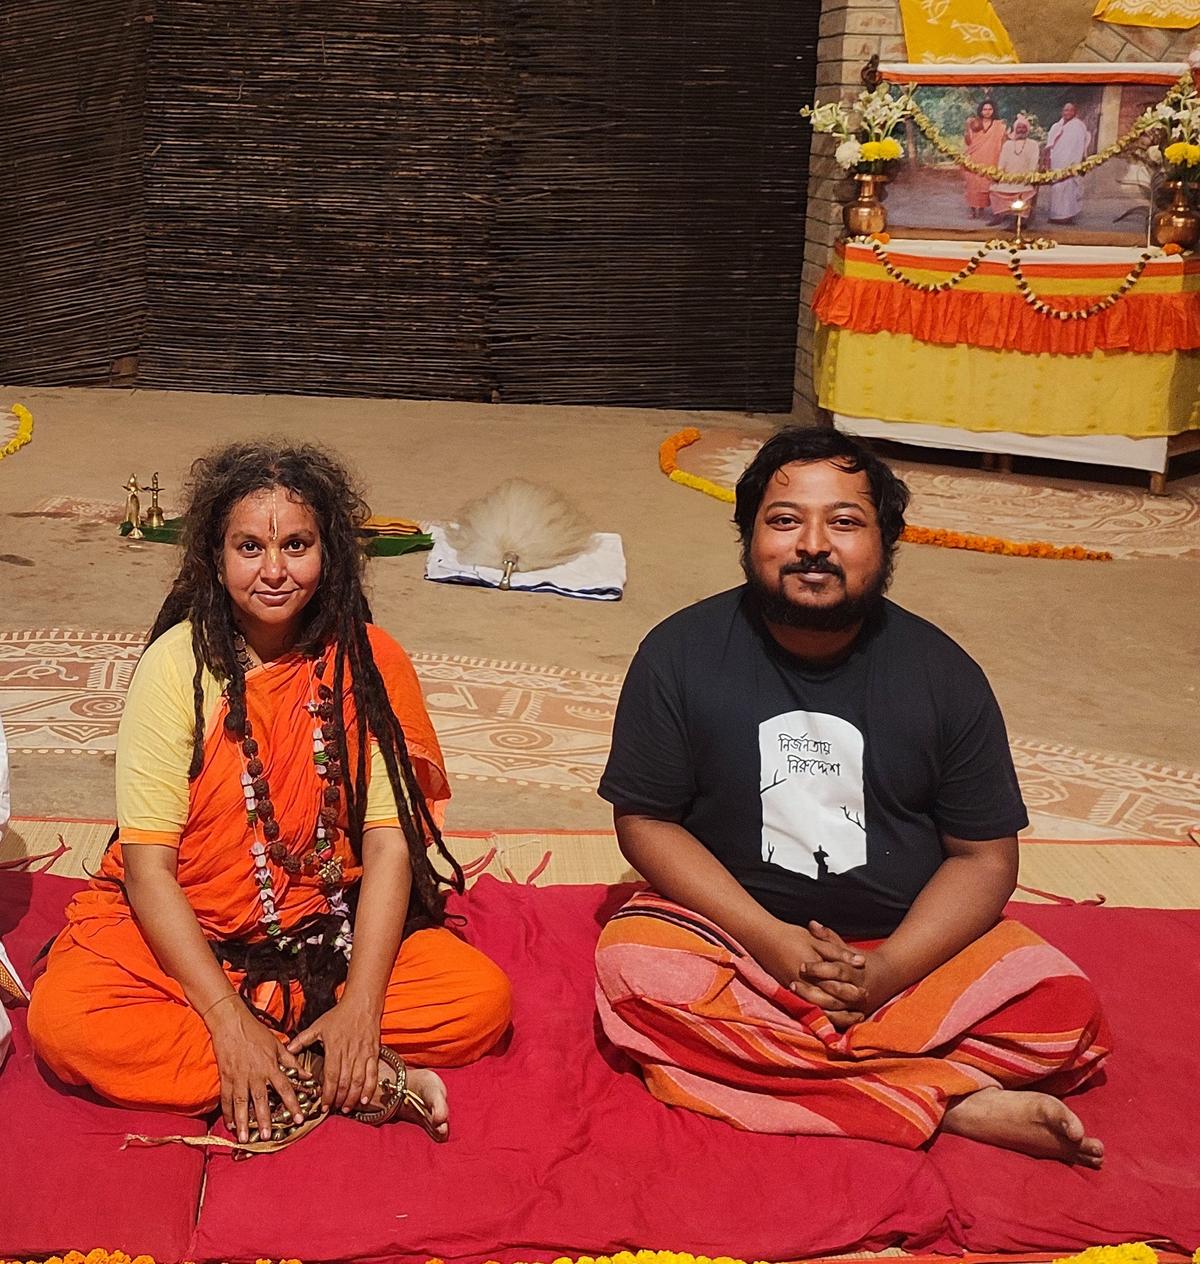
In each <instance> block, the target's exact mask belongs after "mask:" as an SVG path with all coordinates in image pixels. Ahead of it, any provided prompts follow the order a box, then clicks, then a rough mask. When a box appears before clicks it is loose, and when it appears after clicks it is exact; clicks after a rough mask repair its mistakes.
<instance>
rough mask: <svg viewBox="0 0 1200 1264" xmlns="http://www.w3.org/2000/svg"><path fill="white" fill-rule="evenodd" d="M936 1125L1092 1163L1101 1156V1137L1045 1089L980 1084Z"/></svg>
mask: <svg viewBox="0 0 1200 1264" xmlns="http://www.w3.org/2000/svg"><path fill="white" fill-rule="evenodd" d="M942 1128H943V1129H944V1130H945V1131H946V1132H953V1133H957V1134H958V1135H959V1136H960V1137H970V1138H971V1139H972V1140H974V1141H984V1142H987V1143H988V1144H989V1145H996V1146H1003V1147H1004V1148H1005V1149H1006V1150H1020V1151H1021V1153H1022V1154H1032V1155H1033V1156H1034V1157H1035V1158H1039V1159H1062V1160H1063V1161H1064V1162H1066V1163H1080V1164H1082V1165H1083V1166H1084V1167H1096V1168H1098V1167H1100V1165H1101V1164H1102V1163H1103V1162H1104V1143H1103V1142H1102V1141H1098V1140H1097V1139H1096V1138H1095V1137H1089V1136H1087V1134H1086V1133H1085V1132H1084V1128H1083V1121H1082V1120H1081V1119H1080V1118H1079V1116H1078V1115H1076V1114H1075V1112H1074V1111H1072V1110H1069V1109H1068V1108H1067V1107H1066V1106H1065V1105H1064V1104H1063V1103H1062V1102H1061V1101H1059V1099H1058V1098H1057V1097H1051V1096H1050V1095H1049V1094H1048V1093H1032V1092H1022V1091H1020V1090H1017V1089H1005V1088H981V1089H980V1090H979V1091H978V1092H977V1093H970V1094H968V1095H967V1096H966V1097H960V1098H959V1099H958V1101H956V1102H955V1103H954V1105H953V1106H951V1107H950V1108H949V1109H948V1110H947V1111H946V1114H945V1117H944V1118H943V1120H942Z"/></svg>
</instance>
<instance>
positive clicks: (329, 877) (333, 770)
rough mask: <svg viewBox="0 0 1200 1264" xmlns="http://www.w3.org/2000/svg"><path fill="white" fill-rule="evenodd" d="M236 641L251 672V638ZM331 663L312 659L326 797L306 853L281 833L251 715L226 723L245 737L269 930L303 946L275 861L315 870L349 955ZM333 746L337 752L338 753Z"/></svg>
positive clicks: (315, 734)
mask: <svg viewBox="0 0 1200 1264" xmlns="http://www.w3.org/2000/svg"><path fill="white" fill-rule="evenodd" d="M233 645H234V651H235V653H236V654H237V659H238V666H239V667H240V668H241V669H242V672H243V673H246V672H248V671H250V670H251V669H252V668H253V666H254V662H253V660H252V659H251V657H250V652H249V649H248V647H247V645H246V641H245V638H244V637H243V636H241V634H240V633H239V634H237V635H235V636H234V638H233ZM327 666H328V664H327V660H326V655H325V654H321V655H320V656H319V657H318V658H316V659H315V660H310V662H309V700H308V702H307V703H306V704H305V710H306V711H307V713H308V715H309V716H310V717H311V720H312V724H313V729H312V760H313V765H314V767H315V768H316V771H317V777H318V778H319V780H320V785H321V791H320V793H321V800H320V807H319V809H318V815H317V825H316V830H315V832H314V835H313V841H312V846H311V847H310V848H309V849H308V851H306V852H304V853H303V854H302V855H299V856H297V855H294V854H293V853H292V852H290V851H289V850H288V847H287V844H286V843H285V842H284V841H283V839H282V838H281V837H280V834H281V830H280V826H279V822H278V820H276V818H275V806H274V804H273V803H272V802H271V787H270V786H269V785H268V784H267V778H266V770H265V765H264V763H263V760H262V759H261V758H260V752H259V746H258V742H257V741H256V740H255V737H254V729H253V726H252V725H251V723H250V717H249V716H248V715H243V717H242V723H241V725H240V726H238V725H237V724H236V723H235V722H234V717H233V716H232V715H227V716H226V717H225V727H226V729H227V730H228V731H229V732H230V733H231V734H233V735H234V736H235V737H237V738H238V739H239V742H240V744H241V750H242V758H243V760H244V771H243V772H242V793H243V795H244V797H245V803H246V823H247V824H248V825H249V826H250V829H251V831H252V833H253V836H254V841H253V843H252V844H251V845H250V856H251V859H252V860H253V862H254V880H255V882H256V884H257V886H258V898H259V902H260V904H261V905H262V915H261V917H260V918H259V921H260V922H261V924H262V927H263V930H264V931H265V932H266V933H267V935H268V936H269V937H270V939H271V940H272V941H273V942H274V943H275V946H276V947H277V948H278V949H279V951H280V952H299V951H300V941H299V940H298V939H296V938H295V937H294V936H292V935H289V934H287V932H286V931H284V929H283V927H282V926H281V925H280V922H279V913H278V909H277V905H276V898H275V879H274V875H273V873H272V870H271V866H272V864H274V865H276V866H278V867H279V868H280V869H283V870H285V871H286V872H287V873H289V874H299V873H303V874H306V875H309V876H313V875H315V876H316V877H317V878H318V879H319V881H320V883H321V888H322V890H323V892H324V894H325V899H326V902H327V903H328V905H329V911H330V912H331V913H333V914H334V915H335V916H338V917H340V918H341V919H342V925H341V928H340V930H339V931H338V934H337V937H336V938H335V939H334V946H335V947H337V948H340V949H341V950H342V952H343V953H345V955H346V957H347V958H349V956H350V952H351V947H352V945H353V941H354V935H353V931H352V929H351V925H350V909H349V906H348V905H347V904H346V898H345V895H344V894H343V890H342V888H343V885H344V875H343V872H342V862H341V860H340V859H339V858H338V857H337V856H336V855H335V853H334V843H335V842H337V838H338V825H337V821H338V808H339V806H340V804H341V790H340V788H339V787H340V784H341V780H342V765H341V760H340V759H339V758H338V752H339V750H340V743H339V741H338V739H339V738H340V736H341V726H340V725H339V723H338V721H337V717H336V715H335V710H334V705H333V690H332V689H331V688H330V687H329V686H328V685H327V684H325V683H324V681H323V680H322V677H323V676H324V675H325V671H326V668H327ZM330 750H332V752H333V753H332V756H331V754H330Z"/></svg>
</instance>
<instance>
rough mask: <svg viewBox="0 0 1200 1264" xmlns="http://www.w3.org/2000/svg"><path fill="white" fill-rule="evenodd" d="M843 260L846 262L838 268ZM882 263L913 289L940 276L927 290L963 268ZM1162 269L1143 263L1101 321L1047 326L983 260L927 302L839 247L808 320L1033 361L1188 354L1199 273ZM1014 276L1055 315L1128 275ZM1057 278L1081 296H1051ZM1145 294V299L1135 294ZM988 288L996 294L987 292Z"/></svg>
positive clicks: (1080, 267) (1049, 321) (1113, 270)
mask: <svg viewBox="0 0 1200 1264" xmlns="http://www.w3.org/2000/svg"><path fill="white" fill-rule="evenodd" d="M850 251H852V252H853V256H854V257H853V258H852V259H850V260H848V259H847V254H848V252H850ZM889 254H890V256H891V261H892V263H893V265H894V266H896V267H898V268H900V269H901V270H903V271H905V272H910V271H914V272H915V271H916V270H919V271H920V276H919V277H914V279H920V280H923V281H924V280H926V279H927V278H929V277H930V274H931V273H941V274H942V275H940V276H938V275H935V276H933V277H932V278H931V279H932V280H933V281H935V282H936V281H938V280H942V279H946V278H948V277H950V276H953V275H954V273H955V272H957V271H958V269H959V268H960V267H961V266H962V263H963V260H945V261H940V260H930V259H929V258H927V257H915V256H911V257H906V256H904V255H901V254H899V253H897V252H895V251H891V252H889ZM864 256H865V258H864ZM848 263H849V267H847V264H848ZM1170 267H1171V271H1170V272H1169V273H1166V274H1165V275H1164V274H1163V273H1159V272H1158V271H1157V270H1156V269H1155V268H1154V264H1153V262H1152V263H1151V265H1150V266H1149V267H1148V268H1147V270H1146V272H1145V273H1144V274H1143V278H1142V280H1141V281H1140V282H1139V283H1138V285H1137V286H1136V287H1135V288H1134V290H1133V291H1132V292H1131V293H1130V294H1128V295H1126V296H1125V297H1124V298H1123V299H1121V300H1120V302H1118V303H1117V304H1116V305H1115V306H1114V307H1111V308H1109V309H1108V310H1107V311H1104V312H1100V313H1098V314H1097V315H1095V316H1092V317H1090V318H1088V319H1087V320H1057V319H1055V318H1053V317H1047V316H1043V315H1040V314H1039V313H1038V312H1036V311H1034V310H1033V308H1031V307H1030V306H1029V305H1028V304H1027V303H1026V302H1025V300H1024V299H1023V298H1022V297H1021V295H1020V294H1019V293H1018V292H1017V288H1016V281H1015V279H1014V278H1013V276H1012V273H1011V272H1010V271H1009V270H1008V267H1007V266H1006V265H1005V264H1004V263H1003V262H997V261H992V260H989V261H987V262H985V263H983V264H981V265H980V267H979V269H978V271H977V272H976V273H975V275H974V276H973V277H972V278H970V279H969V280H968V281H967V282H965V283H963V284H961V285H959V286H958V287H957V288H955V289H953V290H948V291H945V292H944V293H941V294H929V293H922V292H921V291H919V290H914V289H910V288H909V287H908V286H906V285H902V284H901V283H900V282H898V281H893V280H892V279H891V278H889V277H888V276H887V274H886V273H885V272H884V271H883V267H882V265H881V264H880V263H879V262H878V261H877V260H876V259H875V257H874V255H873V254H871V252H870V251H869V250H864V249H863V248H861V247H859V248H855V247H853V246H851V247H846V246H842V247H839V250H838V255H837V257H836V258H835V259H834V261H833V263H832V264H831V265H830V267H829V268H828V269H827V270H826V272H825V275H824V277H823V278H822V279H821V284H820V285H819V286H818V287H817V292H816V294H815V295H814V296H813V315H814V316H816V318H817V319H818V320H819V321H820V322H821V323H822V324H823V325H828V326H832V327H834V328H837V329H849V330H853V331H854V332H856V333H864V334H875V333H881V332H886V333H900V334H908V335H909V336H911V337H913V338H916V339H917V340H918V341H920V342H931V343H940V344H943V345H955V344H963V345H966V346H971V347H982V348H985V349H988V350H994V351H1024V352H1027V353H1029V354H1033V355H1037V354H1040V353H1044V352H1049V353H1052V354H1055V355H1074V356H1081V355H1091V354H1093V353H1094V352H1097V351H1135V352H1143V353H1146V352H1157V353H1160V354H1161V353H1171V352H1176V351H1193V350H1196V349H1198V348H1200V288H1195V287H1197V286H1200V263H1188V264H1184V265H1183V269H1182V271H1181V268H1180V265H1179V264H1178V263H1173V264H1172V265H1170ZM1022 269H1023V271H1024V273H1025V276H1026V278H1027V280H1028V281H1029V283H1030V285H1031V286H1032V288H1033V291H1034V293H1035V294H1036V295H1037V296H1038V297H1040V298H1043V299H1044V300H1045V301H1046V302H1048V303H1050V304H1051V305H1052V306H1053V307H1056V308H1060V309H1062V310H1065V311H1069V310H1071V309H1073V308H1086V307H1088V306H1090V305H1091V304H1093V303H1095V302H1097V301H1098V300H1099V299H1101V298H1103V297H1104V296H1105V295H1107V294H1111V293H1113V292H1115V291H1116V289H1117V288H1118V287H1119V286H1120V284H1121V282H1122V280H1123V279H1124V277H1125V275H1126V272H1127V271H1128V269H1127V268H1126V267H1125V266H1124V265H1121V264H1117V265H1110V264H1095V265H1087V264H1076V265H1053V264H1046V263H1041V262H1039V263H1036V264H1033V263H1029V262H1027V261H1025V260H1022ZM872 272H877V274H878V276H872V275H871V273H872ZM1051 278H1052V279H1053V280H1054V282H1055V285H1054V286H1053V287H1051V286H1049V285H1047V286H1046V288H1045V290H1044V291H1043V290H1042V289H1040V287H1039V284H1038V282H1039V280H1048V279H1051ZM1067 278H1070V279H1072V280H1078V281H1079V282H1080V283H1081V290H1082V292H1080V293H1078V294H1064V293H1061V292H1060V291H1061V289H1062V281H1063V280H1064V279H1067ZM1098 283H1099V286H1098ZM1164 284H1167V285H1170V286H1171V287H1172V288H1171V290H1170V292H1163V286H1164ZM1151 285H1153V287H1154V291H1153V292H1144V293H1139V292H1138V291H1139V290H1142V289H1147V290H1148V289H1149V286H1151ZM985 286H986V287H989V288H982V287H985ZM998 286H1002V287H1003V288H1002V289H999V290H997V289H996V288H993V287H998Z"/></svg>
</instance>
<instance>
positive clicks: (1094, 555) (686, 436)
mask: <svg viewBox="0 0 1200 1264" xmlns="http://www.w3.org/2000/svg"><path fill="white" fill-rule="evenodd" d="M699 438H700V431H699V430H697V429H696V428H695V427H694V426H688V427H687V428H686V429H684V430H679V431H677V432H676V433H675V434H673V435H670V436H668V437H667V438H666V439H664V440H663V441H662V443H661V444H660V445H659V448H658V464H659V468H660V469H661V470H662V472H663V473H664V474H665V475H666V476H667V477H668V478H669V479H670V480H671V482H673V483H680V484H681V485H682V486H684V487H691V488H693V489H694V490H695V491H698V492H704V493H705V495H708V496H712V497H714V498H715V499H717V500H723V501H725V502H726V503H729V504H732V503H733V499H734V493H733V491H732V490H731V489H730V488H728V487H721V486H720V485H719V484H718V483H714V482H713V481H712V480H711V479H707V478H701V477H700V476H699V475H698V474H688V473H687V472H686V471H684V470H681V469H680V468H679V465H678V463H677V460H676V458H677V457H678V455H679V452H680V450H681V449H683V448H686V447H690V446H691V444H693V443H695V442H697V441H698V440H699ZM900 538H901V539H902V540H904V541H906V542H907V543H909V544H933V545H937V546H938V547H939V548H943V549H968V550H970V551H971V552H974V553H999V554H1000V555H1002V556H1003V557H1041V558H1050V559H1054V560H1056V561H1067V562H1111V561H1112V556H1113V555H1112V554H1111V553H1107V552H1104V551H1102V550H1098V549H1085V548H1083V547H1082V546H1081V545H1078V544H1071V545H1065V546H1064V545H1058V544H1048V543H1046V541H1044V540H1024V541H1022V540H1005V539H1002V538H1001V537H1000V536H994V535H973V534H971V533H969V532H964V531H948V530H945V529H944V528H941V527H905V528H904V534H903V535H902V536H901V537H900ZM1085 1264H1121V1262H1118V1261H1114V1260H1106V1261H1091V1260H1089V1261H1086V1262H1085ZM1123 1264H1138V1262H1137V1261H1124V1262H1123ZM1197 1264H1200V1261H1197Z"/></svg>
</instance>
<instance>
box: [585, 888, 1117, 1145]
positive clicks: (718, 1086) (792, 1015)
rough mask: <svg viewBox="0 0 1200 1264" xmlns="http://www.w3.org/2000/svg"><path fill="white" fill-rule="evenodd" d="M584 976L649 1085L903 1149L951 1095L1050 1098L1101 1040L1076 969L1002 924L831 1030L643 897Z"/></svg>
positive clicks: (794, 1128)
mask: <svg viewBox="0 0 1200 1264" xmlns="http://www.w3.org/2000/svg"><path fill="white" fill-rule="evenodd" d="M596 971H597V986H596V1003H597V1006H598V1008H599V1011H600V1019H601V1022H602V1024H603V1027H604V1030H605V1032H606V1034H607V1035H608V1037H609V1039H610V1040H611V1041H612V1042H613V1043H614V1044H615V1045H617V1046H618V1048H620V1049H622V1050H624V1052H626V1053H627V1054H628V1055H629V1056H630V1057H631V1058H632V1059H633V1060H634V1061H635V1062H636V1063H637V1064H638V1065H639V1066H640V1067H641V1069H642V1072H643V1074H644V1076H645V1079H646V1084H647V1086H648V1087H649V1089H650V1091H651V1092H652V1093H653V1094H654V1095H655V1096H656V1097H658V1098H659V1099H660V1100H662V1101H664V1102H667V1103H668V1104H670V1105H673V1106H684V1107H687V1108H689V1109H691V1110H695V1111H699V1112H700V1113H702V1114H705V1115H711V1116H713V1117H714V1118H717V1119H723V1120H725V1121H726V1122H727V1123H731V1124H733V1125H734V1126H735V1127H738V1128H743V1129H746V1130H747V1131H750V1132H772V1133H802V1134H810V1135H824V1136H846V1137H861V1138H867V1139H870V1140H875V1141H886V1142H890V1143H891V1144H893V1145H900V1146H906V1147H909V1148H913V1147H916V1146H919V1145H921V1144H922V1143H923V1142H925V1141H927V1140H928V1139H929V1138H930V1136H932V1134H933V1133H934V1132H935V1131H936V1130H937V1128H938V1126H939V1125H940V1123H941V1120H942V1115H943V1114H944V1112H945V1110H946V1107H947V1105H949V1104H950V1102H951V1101H952V1100H953V1099H954V1098H957V1097H961V1096H963V1095H965V1094H967V1093H973V1092H975V1091H976V1090H978V1089H981V1088H987V1087H992V1086H997V1087H1001V1088H1021V1087H1029V1086H1032V1085H1036V1086H1037V1087H1038V1089H1040V1090H1041V1091H1043V1092H1047V1093H1053V1094H1055V1095H1062V1094H1063V1093H1066V1092H1068V1091H1070V1090H1071V1089H1073V1088H1076V1087H1078V1086H1079V1085H1080V1084H1082V1083H1083V1082H1084V1081H1085V1080H1087V1079H1088V1078H1089V1077H1090V1076H1091V1075H1093V1074H1094V1073H1095V1071H1096V1070H1097V1068H1098V1067H1099V1066H1100V1064H1101V1062H1102V1061H1103V1059H1104V1057H1105V1056H1106V1055H1107V1053H1108V1050H1109V1047H1110V1044H1111V1039H1110V1036H1109V1032H1108V1027H1107V1024H1106V1023H1105V1021H1104V1017H1103V1015H1102V1013H1101V1010H1100V1005H1099V1001H1098V998H1097V996H1096V993H1095V990H1094V989H1093V987H1092V985H1091V983H1090V982H1089V981H1088V979H1087V978H1086V977H1085V976H1084V974H1083V973H1082V971H1081V970H1080V969H1079V967H1078V966H1076V965H1075V964H1074V963H1073V962H1071V961H1070V960H1068V958H1067V957H1065V956H1064V955H1063V954H1062V953H1061V952H1059V951H1058V949H1056V948H1053V947H1051V946H1050V945H1049V944H1048V943H1046V942H1045V940H1043V939H1041V938H1040V937H1039V936H1037V935H1035V934H1034V933H1033V932H1032V931H1031V930H1028V929H1027V928H1026V927H1024V926H1022V925H1021V924H1020V923H1019V922H1015V921H1010V920H1004V921H1001V922H1000V923H999V924H998V925H997V926H995V927H994V928H993V929H992V930H990V931H988V932H987V933H986V934H985V935H982V936H980V938H979V939H977V940H976V941H975V942H974V943H972V944H970V945H969V946H968V947H966V948H964V949H963V950H962V952H960V953H958V954H957V955H956V956H954V957H952V958H951V959H950V960H949V961H947V962H946V963H945V965H942V966H940V967H938V969H936V970H934V971H933V972H932V973H931V974H929V975H928V976H927V977H926V978H924V979H922V980H921V981H920V982H919V983H916V984H914V985H913V986H912V987H910V988H908V989H907V990H906V991H904V992H902V993H900V994H899V995H898V996H896V997H894V998H893V999H892V1000H891V1001H889V1002H887V1004H885V1005H883V1006H881V1007H880V1009H878V1010H877V1011H876V1012H875V1013H874V1014H872V1015H871V1016H870V1017H869V1018H867V1019H866V1020H865V1021H864V1022H861V1023H857V1024H855V1025H854V1026H853V1027H851V1028H849V1029H848V1030H847V1031H844V1032H839V1031H837V1030H836V1029H835V1028H834V1026H833V1024H832V1023H831V1022H830V1021H829V1019H828V1018H827V1017H826V1016H825V1015H824V1013H823V1012H822V1011H821V1010H819V1009H818V1008H816V1007H815V1006H814V1005H811V1004H810V1003H809V1002H807V1001H804V1000H801V999H800V998H799V997H798V996H795V995H793V994H792V993H791V992H789V991H788V990H787V989H786V988H784V987H782V986H781V985H780V984H779V983H777V982H776V981H775V979H774V978H772V977H771V976H770V975H769V974H767V972H766V971H765V970H763V968H762V967H761V966H760V965H759V964H758V963H757V962H756V961H755V960H754V959H753V958H752V957H751V956H750V955H749V953H747V952H746V950H745V949H744V948H742V947H741V946H740V945H739V944H738V943H736V942H735V941H734V940H733V939H731V938H730V937H729V936H728V935H727V934H726V933H725V932H724V931H723V930H721V929H720V928H719V927H718V926H716V925H714V924H713V923H712V922H710V921H708V920H707V919H705V918H703V917H701V916H699V915H698V914H696V913H693V912H691V911H690V910H688V909H685V908H683V907H682V906H681V905H678V904H674V903H672V902H670V901H668V900H664V899H662V898H661V897H659V896H657V895H654V894H653V893H651V892H643V893H641V894H638V895H635V896H634V897H633V899H632V900H630V901H629V903H628V904H626V905H625V906H624V907H623V908H622V909H620V910H619V911H618V912H617V913H616V914H615V915H614V916H613V918H612V920H611V921H610V922H609V923H608V925H607V926H606V927H605V928H604V931H603V932H602V934H601V936H600V942H599V945H598V947H597V950H596Z"/></svg>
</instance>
